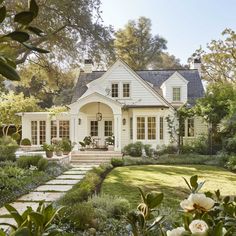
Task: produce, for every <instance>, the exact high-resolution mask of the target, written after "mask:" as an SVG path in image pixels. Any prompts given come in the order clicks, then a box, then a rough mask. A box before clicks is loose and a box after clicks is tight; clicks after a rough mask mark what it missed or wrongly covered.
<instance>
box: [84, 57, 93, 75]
mask: <svg viewBox="0 0 236 236" xmlns="http://www.w3.org/2000/svg"><path fill="white" fill-rule="evenodd" d="M92 71H93V60H92V59H85V60H84V73H92Z"/></svg>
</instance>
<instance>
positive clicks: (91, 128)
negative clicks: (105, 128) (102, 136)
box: [89, 120, 98, 137]
mask: <svg viewBox="0 0 236 236" xmlns="http://www.w3.org/2000/svg"><path fill="white" fill-rule="evenodd" d="M89 123H90V127H89V128H90V135H91V136H92V137H98V121H97V120H90V122H89ZM92 123H94V124H96V126H94V127H95V128H96V130H95V131H94V130H93V125H92ZM93 132H96V133H93ZM93 134H96V135H93Z"/></svg>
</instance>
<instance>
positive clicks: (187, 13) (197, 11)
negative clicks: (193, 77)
mask: <svg viewBox="0 0 236 236" xmlns="http://www.w3.org/2000/svg"><path fill="white" fill-rule="evenodd" d="M101 2H102V8H101V10H102V11H103V13H102V16H103V20H104V23H105V24H111V25H113V26H114V28H115V29H116V30H117V29H119V28H122V27H123V26H124V25H125V24H126V23H127V21H128V20H130V19H137V18H138V17H140V16H145V17H148V18H150V19H151V21H152V33H153V34H154V35H155V34H160V35H161V36H163V37H164V38H166V39H167V41H168V43H167V47H168V50H167V51H168V52H170V53H171V54H174V55H175V56H176V57H178V58H180V59H181V62H182V63H186V62H187V58H188V57H189V56H190V55H191V54H192V53H193V52H194V51H195V49H197V48H199V47H200V45H202V47H203V48H204V47H205V46H206V44H207V43H209V42H210V41H211V40H212V39H219V38H220V37H221V35H220V34H221V32H222V31H223V30H224V29H225V28H231V29H233V30H236V0H101Z"/></svg>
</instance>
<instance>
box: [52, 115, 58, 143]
mask: <svg viewBox="0 0 236 236" xmlns="http://www.w3.org/2000/svg"><path fill="white" fill-rule="evenodd" d="M56 137H57V121H56V120H52V121H51V139H53V138H56Z"/></svg>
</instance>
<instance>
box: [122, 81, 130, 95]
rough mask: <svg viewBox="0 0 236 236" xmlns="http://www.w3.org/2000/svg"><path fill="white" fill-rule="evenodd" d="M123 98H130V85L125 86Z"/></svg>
mask: <svg viewBox="0 0 236 236" xmlns="http://www.w3.org/2000/svg"><path fill="white" fill-rule="evenodd" d="M123 97H124V98H129V97H130V84H123Z"/></svg>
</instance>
